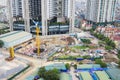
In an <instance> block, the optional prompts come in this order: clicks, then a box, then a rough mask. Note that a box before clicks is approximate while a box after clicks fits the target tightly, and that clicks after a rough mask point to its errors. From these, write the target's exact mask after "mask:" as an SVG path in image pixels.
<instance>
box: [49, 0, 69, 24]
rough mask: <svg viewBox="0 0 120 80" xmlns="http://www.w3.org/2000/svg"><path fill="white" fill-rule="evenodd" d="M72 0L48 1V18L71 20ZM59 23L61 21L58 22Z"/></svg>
mask: <svg viewBox="0 0 120 80" xmlns="http://www.w3.org/2000/svg"><path fill="white" fill-rule="evenodd" d="M70 3H71V0H48V1H47V7H48V8H47V16H48V17H47V18H48V19H51V18H53V17H57V18H58V19H59V18H69V17H70V5H71V4H70ZM58 22H59V21H58Z"/></svg>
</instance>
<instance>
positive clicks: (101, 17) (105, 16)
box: [86, 0, 116, 22]
mask: <svg viewBox="0 0 120 80" xmlns="http://www.w3.org/2000/svg"><path fill="white" fill-rule="evenodd" d="M115 6H116V0H87V11H86V19H87V20H89V21H92V22H106V21H107V22H112V21H114V20H115Z"/></svg>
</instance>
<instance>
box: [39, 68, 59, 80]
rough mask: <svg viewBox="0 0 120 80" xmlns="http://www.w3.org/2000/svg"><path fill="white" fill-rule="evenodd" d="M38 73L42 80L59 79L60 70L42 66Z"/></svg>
mask: <svg viewBox="0 0 120 80" xmlns="http://www.w3.org/2000/svg"><path fill="white" fill-rule="evenodd" d="M38 75H39V76H40V77H41V78H43V79H44V80H59V75H60V71H59V70H58V69H52V70H48V71H47V70H46V69H45V67H42V68H40V69H39V71H38Z"/></svg>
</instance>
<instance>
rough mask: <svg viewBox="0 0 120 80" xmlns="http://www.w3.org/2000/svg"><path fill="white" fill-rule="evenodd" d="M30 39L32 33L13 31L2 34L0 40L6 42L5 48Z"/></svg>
mask: <svg viewBox="0 0 120 80" xmlns="http://www.w3.org/2000/svg"><path fill="white" fill-rule="evenodd" d="M30 39H32V34H30V33H27V32H24V31H13V32H10V33H6V34H3V35H0V40H2V41H3V42H4V47H5V48H9V47H14V46H16V45H18V44H21V43H23V42H26V41H28V40H30Z"/></svg>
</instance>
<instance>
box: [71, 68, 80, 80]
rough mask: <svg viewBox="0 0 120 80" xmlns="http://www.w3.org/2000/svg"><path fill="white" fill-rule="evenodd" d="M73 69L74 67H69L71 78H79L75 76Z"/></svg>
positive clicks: (76, 79)
mask: <svg viewBox="0 0 120 80" xmlns="http://www.w3.org/2000/svg"><path fill="white" fill-rule="evenodd" d="M74 71H75V69H74V67H71V68H70V74H71V76H72V80H79V79H78V78H77V77H76V73H74Z"/></svg>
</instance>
